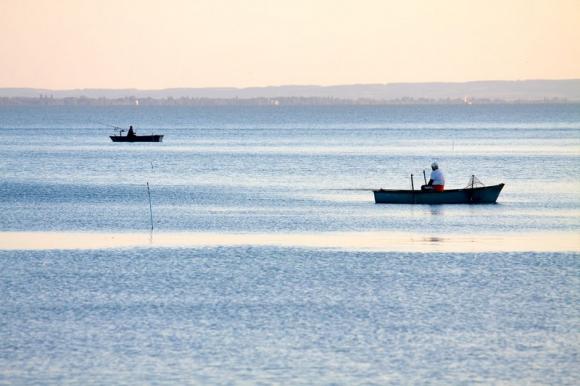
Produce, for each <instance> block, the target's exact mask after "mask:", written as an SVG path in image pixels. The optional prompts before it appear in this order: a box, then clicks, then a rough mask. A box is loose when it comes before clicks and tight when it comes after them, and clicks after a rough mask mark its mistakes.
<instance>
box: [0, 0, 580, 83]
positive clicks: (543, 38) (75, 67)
mask: <svg viewBox="0 0 580 386" xmlns="http://www.w3.org/2000/svg"><path fill="white" fill-rule="evenodd" d="M564 78H580V0H480V1H476V0H397V1H395V0H344V1H341V0H287V1H283V0H239V1H236V0H0V87H41V88H54V89H65V88H92V87H96V88H125V87H135V88H142V89H143V88H167V87H214V86H235V87H247V86H266V85H283V84H321V85H330V84H352V83H390V82H425V81H470V80H491V79H564Z"/></svg>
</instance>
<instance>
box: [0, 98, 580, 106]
mask: <svg viewBox="0 0 580 386" xmlns="http://www.w3.org/2000/svg"><path fill="white" fill-rule="evenodd" d="M579 103H580V101H574V100H568V99H566V98H544V99H515V100H506V99H489V98H439V99H434V98H397V99H371V98H357V99H344V98H320V97H282V98H189V97H182V98H172V97H169V98H137V97H125V98H87V97H67V98H54V97H51V96H40V97H0V106H136V107H138V106H272V107H277V106H403V105H498V104H510V105H517V104H579Z"/></svg>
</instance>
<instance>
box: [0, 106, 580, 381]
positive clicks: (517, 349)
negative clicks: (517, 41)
mask: <svg viewBox="0 0 580 386" xmlns="http://www.w3.org/2000/svg"><path fill="white" fill-rule="evenodd" d="M98 122H105V123H109V124H112V125H118V126H123V127H125V126H128V125H129V124H133V125H134V126H136V127H137V131H138V133H139V134H149V133H158V134H164V135H165V139H164V142H163V143H159V144H147V143H134V144H121V143H112V142H110V140H109V138H108V135H111V134H113V133H114V131H113V130H111V129H109V128H107V127H105V126H103V125H101V124H99V123H98ZM434 159H436V160H437V161H438V162H439V164H440V165H441V167H442V169H443V170H444V171H445V173H446V177H447V187H449V188H457V187H463V186H465V185H466V184H467V182H468V181H469V178H470V176H471V175H472V174H475V175H477V177H478V178H479V179H480V180H482V181H483V182H484V183H486V184H496V183H500V182H504V183H505V184H506V187H505V189H504V191H503V192H502V194H501V195H500V198H499V200H498V204H496V205H481V206H480V205H474V206H470V205H455V206H454V205H441V206H424V205H418V206H413V205H375V204H374V203H373V197H372V192H370V190H369V189H372V188H378V187H383V188H401V189H406V188H409V187H410V178H409V176H410V174H411V173H412V174H414V175H415V186H418V185H419V184H421V180H422V179H423V175H422V170H423V169H424V168H425V169H426V168H428V166H429V164H430V163H431V161H432V160H434ZM579 161H580V106H578V105H506V106H501V105H498V106H473V105H472V106H400V107H395V106H392V107H203V108H202V107H199V108H186V107H99V108H97V107H90V108H89V107H12V108H8V107H0V198H1V200H0V277H1V279H0V383H8V384H10V383H12V384H62V383H74V384H90V383H97V384H110V383H112V384H121V383H139V384H142V383H148V384H152V383H179V384H184V383H185V384H187V383H191V384H232V383H234V384H236V383H249V384H255V383H263V384H269V383H278V384H279V383H283V384H329V383H336V384H364V383H366V384H369V383H370V384H421V383H434V384H473V383H485V384H498V383H500V384H501V383H504V384H571V385H572V384H578V383H579V382H580V378H579V377H578V375H577V374H578V369H579V368H580V363H579V357H580V335H579V331H580V308H579V307H578V304H580V303H579V300H580V299H579V298H580V269H579V268H580V262H579V260H578V257H579V255H578V252H579V251H580V236H579V235H580V232H579V231H580V194H579V193H578V192H579V191H580V183H579V182H578V181H579V180H578V179H577V178H576V177H575V175H576V174H577V169H578V165H580V162H579ZM147 182H148V183H149V184H150V186H151V198H152V207H153V223H154V228H155V230H154V231H153V233H150V231H149V230H150V227H151V224H150V212H149V202H148V198H147V189H146V183H147Z"/></svg>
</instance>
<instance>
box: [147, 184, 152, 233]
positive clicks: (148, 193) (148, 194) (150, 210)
mask: <svg viewBox="0 0 580 386" xmlns="http://www.w3.org/2000/svg"><path fill="white" fill-rule="evenodd" d="M147 196H148V197H149V215H150V217H151V230H153V207H152V206H151V191H150V190H149V182H147Z"/></svg>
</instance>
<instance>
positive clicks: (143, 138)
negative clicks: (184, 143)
mask: <svg viewBox="0 0 580 386" xmlns="http://www.w3.org/2000/svg"><path fill="white" fill-rule="evenodd" d="M110 138H111V140H112V141H113V142H162V141H163V135H136V136H134V137H129V136H126V135H125V136H120V135H111V136H110Z"/></svg>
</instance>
